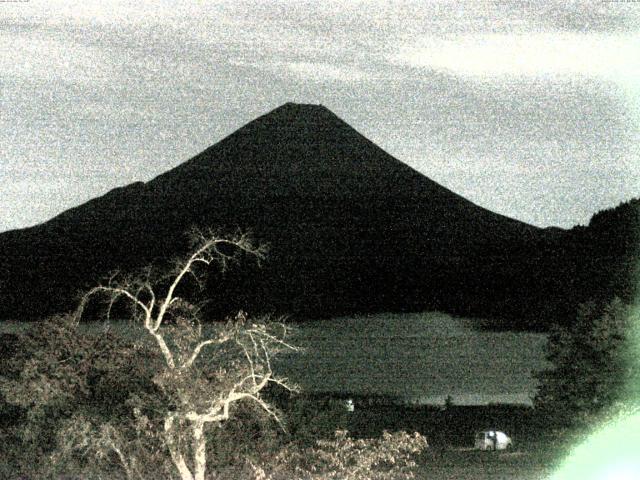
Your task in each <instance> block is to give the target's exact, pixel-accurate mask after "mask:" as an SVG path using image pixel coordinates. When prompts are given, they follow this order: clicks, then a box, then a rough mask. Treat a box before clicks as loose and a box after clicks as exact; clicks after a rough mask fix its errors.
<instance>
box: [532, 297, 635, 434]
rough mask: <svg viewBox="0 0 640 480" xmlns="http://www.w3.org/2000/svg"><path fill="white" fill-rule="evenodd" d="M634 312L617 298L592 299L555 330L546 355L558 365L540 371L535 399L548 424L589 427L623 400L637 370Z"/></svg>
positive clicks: (559, 426)
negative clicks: (632, 345) (632, 343)
mask: <svg viewBox="0 0 640 480" xmlns="http://www.w3.org/2000/svg"><path fill="white" fill-rule="evenodd" d="M631 313H632V310H631V309H630V307H629V306H627V305H625V304H624V303H623V302H622V301H620V300H619V299H617V298H616V299H614V300H613V301H611V302H610V303H608V304H605V305H602V306H599V305H597V304H595V303H587V304H583V305H582V306H581V307H580V309H579V311H578V315H577V319H576V322H575V323H574V324H573V325H571V326H570V327H555V328H554V329H553V330H552V332H551V333H550V335H549V341H548V345H547V359H548V360H549V361H550V362H551V364H552V365H553V366H552V368H550V369H548V370H545V371H542V372H540V373H539V374H538V375H537V378H538V380H539V381H540V386H539V389H538V392H537V395H536V397H535V399H534V404H535V407H536V410H537V411H538V412H539V414H540V418H543V419H544V422H545V424H546V425H547V426H551V427H555V428H557V429H560V430H563V429H567V428H569V427H575V428H578V429H580V428H585V427H588V426H589V425H592V424H593V422H594V421H595V420H596V419H597V418H598V417H599V416H601V415H603V414H606V413H607V412H608V410H609V409H611V408H614V407H616V406H617V404H618V403H619V402H621V401H622V400H623V399H624V398H623V394H624V390H625V386H626V384H627V383H628V382H629V380H630V379H631V377H632V375H634V370H635V369H636V364H635V362H631V361H630V360H631V355H630V354H631V353H632V352H631V351H630V339H629V335H630V333H629V332H630V328H631V321H632V320H631Z"/></svg>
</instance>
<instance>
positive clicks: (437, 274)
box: [0, 104, 640, 329]
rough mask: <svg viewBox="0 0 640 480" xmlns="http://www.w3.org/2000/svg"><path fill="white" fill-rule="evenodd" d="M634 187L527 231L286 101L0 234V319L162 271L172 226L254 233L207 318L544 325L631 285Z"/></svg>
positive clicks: (216, 289) (321, 111)
mask: <svg viewBox="0 0 640 480" xmlns="http://www.w3.org/2000/svg"><path fill="white" fill-rule="evenodd" d="M639 224H640V221H639V201H638V200H634V201H631V202H628V203H626V204H623V205H621V206H619V207H617V208H615V209H611V210H607V211H604V212H600V213H598V214H596V215H595V216H594V217H593V219H592V221H591V222H590V224H589V226H586V227H576V228H573V229H571V230H568V231H566V230H561V229H556V228H550V229H540V228H536V227H533V226H531V225H527V224H524V223H522V222H519V221H516V220H513V219H510V218H507V217H504V216H501V215H498V214H495V213H493V212H490V211H488V210H485V209H482V208H480V207H478V206H477V205H474V204H473V203H471V202H469V201H467V200H465V199H464V198H462V197H460V196H458V195H456V194H455V193H453V192H451V191H449V190H447V189H446V188H444V187H442V186H440V185H438V184H437V183H435V182H433V181H431V180H429V179H428V178H426V177H425V176H423V175H421V174H419V173H418V172H416V171H414V170H412V169H411V168H409V167H408V166H406V165H404V164H402V163H401V162H399V161H398V160H396V159H395V158H393V157H391V156H390V155H388V154H387V153H386V152H384V151H383V150H381V149H380V148H378V147H377V146H375V145H374V144H373V143H371V142H369V141H368V140H367V139H365V138H364V137H362V136H361V135H360V134H359V133H357V132H355V131H354V130H353V129H352V128H351V127H349V126H348V125H347V124H346V123H344V122H343V121H342V120H340V119H339V118H338V117H336V116H335V115H333V114H332V113H331V112H329V111H328V110H327V109H325V108H323V107H318V106H305V105H293V104H287V105H285V106H283V107H280V108H278V109H276V110H274V111H273V112H270V113H269V114H267V115H265V116H263V117H260V118H258V119H257V120H255V121H253V122H251V123H249V124H248V125H246V126H245V127H243V128H241V129H240V130H238V131H237V132H235V133H234V134H232V135H230V136H229V137H227V138H225V139H224V140H222V141H221V142H219V143H217V144H216V145H214V146H212V147H210V148H209V149H207V150H205V151H204V152H202V153H201V154H199V155H197V156H196V157H194V158H193V159H191V160H189V161H188V162H186V163H184V164H182V165H180V166H178V167H176V168H175V169H173V170H171V171H169V172H167V173H165V174H163V175H161V176H159V177H157V178H156V179H154V180H152V181H150V182H148V183H146V184H143V183H135V184H132V185H129V186H127V187H123V188H119V189H116V190H113V191H111V192H109V193H108V194H106V195H104V196H103V197H100V198H96V199H94V200H91V201H89V202H87V203H86V204H84V205H81V206H79V207H77V208H74V209H71V210H68V211H66V212H64V213H63V214H61V215H59V216H57V217H55V218H54V219H52V220H50V221H49V222H46V223H44V224H41V225H38V226H35V227H33V228H29V229H23V230H15V231H10V232H5V233H3V234H0V291H1V293H2V298H3V300H2V302H0V318H3V319H17V320H35V319H38V318H42V317H43V316H46V315H49V314H52V313H54V312H61V311H66V310H69V309H72V308H74V307H75V305H76V304H77V301H78V295H79V293H80V292H82V291H83V290H86V289H88V288H90V287H92V286H94V285H95V284H96V282H97V281H98V280H99V279H100V278H104V277H105V275H107V274H109V272H112V271H114V270H120V271H121V272H136V271H140V270H142V269H143V268H145V267H147V266H150V265H151V266H152V267H153V268H154V270H155V271H156V272H162V271H163V270H164V268H165V267H166V266H167V258H171V257H174V256H177V255H181V254H184V253H185V252H186V251H187V250H188V248H189V244H188V241H187V236H186V235H185V232H188V231H189V229H191V228H192V227H194V226H195V227H199V228H208V227H215V228H217V229H219V230H220V231H221V232H223V233H224V232H234V231H236V230H238V229H242V230H243V231H247V230H248V231H251V232H252V234H253V237H254V238H255V239H256V241H258V242H261V243H264V244H267V245H269V247H270V250H269V253H268V255H267V258H266V261H265V262H263V263H262V264H261V265H258V264H257V263H256V262H255V261H253V260H246V261H245V259H241V261H240V262H239V264H238V266H233V268H231V269H229V270H228V271H226V272H225V273H223V274H212V275H211V276H210V277H209V280H208V284H207V285H206V288H205V289H204V291H203V292H198V291H197V289H196V288H194V289H193V292H191V293H192V296H193V297H198V296H200V297H199V298H200V299H202V300H210V303H209V307H208V310H207V311H206V314H207V315H206V316H207V317H208V318H211V319H218V318H224V317H225V316H226V315H227V314H230V313H232V312H234V311H237V310H239V309H243V310H245V311H248V312H249V313H250V314H260V313H276V314H288V315H291V316H292V317H293V318H317V317H330V316H335V315H345V314H353V313H365V312H383V311H396V312H402V311H419V310H441V311H444V312H448V313H452V314H457V315H464V316H475V317H487V318H492V319H496V320H498V322H496V325H497V326H500V327H504V328H525V329H544V328H546V327H547V326H548V325H549V324H550V323H551V322H554V321H557V320H564V321H570V320H571V319H573V318H574V316H575V309H576V307H577V305H578V304H579V303H581V302H584V301H586V300H590V299H594V298H602V299H606V298H609V297H612V296H613V295H618V296H619V297H622V298H628V297H630V296H631V295H632V291H633V282H634V280H635V277H634V272H635V269H636V265H637V264H636V262H635V260H636V259H637V258H638V243H639V233H638V232H639V231H640V228H639Z"/></svg>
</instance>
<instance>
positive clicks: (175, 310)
mask: <svg viewBox="0 0 640 480" xmlns="http://www.w3.org/2000/svg"><path fill="white" fill-rule="evenodd" d="M194 239H195V241H194V248H193V253H191V255H189V256H188V257H187V258H186V259H183V260H181V261H178V262H176V267H175V269H174V270H172V271H171V273H170V275H169V276H167V277H165V279H164V280H165V283H164V285H165V286H164V288H160V287H158V282H152V281H151V280H150V277H151V275H150V274H149V273H147V275H145V276H141V277H137V278H133V279H129V280H124V281H123V280H120V281H117V280H116V277H115V276H114V277H112V278H111V279H110V280H109V281H108V282H107V283H106V284H104V285H99V286H97V287H94V288H92V289H91V290H90V291H89V292H87V294H86V295H84V297H83V298H82V301H81V302H80V305H79V308H78V310H77V311H76V314H75V318H76V321H77V322H79V321H80V319H81V317H82V314H83V311H84V309H85V307H86V305H87V304H88V302H89V301H90V299H91V298H92V297H94V296H96V295H105V296H106V297H107V298H108V300H109V307H108V309H107V312H106V315H107V317H108V316H109V315H110V312H111V308H112V306H113V305H114V303H115V302H116V301H119V300H122V299H124V300H125V301H126V302H129V303H130V304H131V305H132V306H133V312H134V313H133V319H134V320H135V321H136V322H138V323H139V324H141V325H142V327H143V332H144V336H145V337H146V338H147V339H149V341H150V342H151V344H152V345H155V347H156V349H157V350H159V352H161V354H162V359H163V367H162V369H161V371H158V372H157V375H156V376H155V377H154V382H155V383H156V384H157V385H158V386H159V387H160V388H161V390H162V391H163V392H164V394H165V395H166V397H165V398H166V399H168V400H167V402H168V403H169V404H170V405H167V406H166V407H167V408H166V410H165V411H164V413H163V415H164V420H163V425H162V428H163V430H162V431H161V432H160V435H161V437H162V439H163V443H164V445H165V446H166V448H167V451H168V453H169V455H170V458H171V462H172V463H173V465H174V466H175V468H176V469H177V471H178V472H179V475H180V478H181V479H182V480H204V478H205V472H206V466H207V458H206V436H205V427H206V426H207V425H208V424H211V423H214V424H215V423H218V424H219V423H220V422H224V421H225V420H228V419H229V418H230V417H231V416H232V407H233V405H234V404H235V403H236V402H240V401H251V402H255V403H256V404H257V405H259V407H261V408H262V409H263V410H264V411H265V412H267V413H268V414H269V415H271V416H272V417H273V418H274V419H276V420H278V417H277V414H276V411H275V410H274V409H273V408H272V407H271V405H269V404H268V403H267V402H266V401H265V400H264V399H263V398H262V397H261V396H260V392H261V391H262V390H263V389H264V388H265V387H266V386H267V385H268V384H269V383H277V384H279V385H281V386H283V387H285V388H287V389H291V387H290V386H289V385H288V383H287V381H286V379H283V378H278V377H277V376H276V375H275V374H274V372H273V369H272V365H271V358H272V356H273V355H275V354H277V353H279V352H281V351H283V350H297V349H296V347H294V346H293V345H291V344H289V343H287V341H286V334H287V330H286V328H285V326H284V324H283V323H282V322H271V321H251V320H249V319H248V318H247V317H246V315H245V314H244V313H243V312H240V313H239V314H238V316H237V317H236V318H235V319H234V320H231V321H228V322H227V323H226V324H224V325H217V326H211V327H210V328H207V329H206V330H211V331H210V332H208V334H207V335H205V333H204V332H203V326H202V323H201V319H200V310H199V308H198V307H197V306H196V305H194V304H192V303H191V302H189V301H187V300H185V299H184V298H182V297H181V296H180V295H179V290H180V289H181V288H183V287H184V284H185V283H186V281H187V278H193V279H195V280H196V281H197V282H199V283H200V282H202V279H203V276H204V275H205V274H206V270H207V268H208V267H210V266H211V265H212V264H218V265H219V266H220V267H221V268H222V269H224V268H226V266H227V265H228V264H229V262H232V261H236V260H237V259H238V256H239V255H240V254H242V253H244V254H248V255H250V256H252V257H255V258H257V259H258V260H260V259H262V258H263V257H264V253H265V252H264V249H263V248H261V247H259V246H256V245H254V244H253V243H252V241H251V240H250V239H249V237H248V236H247V235H244V234H242V235H237V236H234V237H223V236H219V235H216V234H215V233H213V232H207V233H205V234H203V233H202V232H196V233H195V234H194ZM167 284H168V286H167ZM104 431H106V430H104ZM104 431H103V433H104ZM102 437H103V438H102V440H103V441H102V445H111V446H112V447H113V448H112V449H113V451H114V452H115V453H116V455H117V457H118V458H119V459H120V461H121V463H122V466H123V468H124V469H125V471H126V472H127V476H128V477H132V476H133V473H132V472H133V469H132V467H131V465H132V463H131V461H129V460H127V459H126V458H125V456H124V454H123V451H124V450H123V449H121V448H119V447H118V446H117V445H116V442H115V440H114V439H115V438H116V435H114V434H113V433H110V434H109V435H108V436H105V435H102ZM104 438H108V440H109V441H108V442H105V441H104Z"/></svg>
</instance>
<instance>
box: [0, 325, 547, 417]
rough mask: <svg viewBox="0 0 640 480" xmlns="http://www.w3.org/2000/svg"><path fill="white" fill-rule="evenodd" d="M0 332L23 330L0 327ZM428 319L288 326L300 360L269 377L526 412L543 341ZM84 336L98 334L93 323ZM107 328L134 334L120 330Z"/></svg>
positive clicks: (287, 358)
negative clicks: (508, 405)
mask: <svg viewBox="0 0 640 480" xmlns="http://www.w3.org/2000/svg"><path fill="white" fill-rule="evenodd" d="M0 323H1V324H0V333H1V332H15V331H19V330H22V329H24V328H25V324H24V323H16V322H0ZM474 325H477V322H474V321H473V320H468V319H460V318H452V317H450V316H449V315H446V314H442V313H435V312H428V313H410V314H389V313H387V314H376V315H363V316H354V317H341V318H334V319H331V320H317V321H313V322H305V323H302V324H297V325H292V326H293V327H294V332H293V336H292V338H290V341H291V342H292V343H293V344H295V345H297V346H299V347H303V348H304V349H305V350H306V351H305V352H304V353H289V354H286V355H282V356H280V357H278V358H276V359H274V369H275V370H276V373H278V374H279V375H281V376H286V377H288V378H289V379H290V380H291V381H293V382H295V383H297V384H299V385H300V386H301V387H302V388H303V390H306V391H310V392H333V393H345V394H362V395H371V394H373V395H388V396H393V397H398V398H399V399H402V400H404V401H409V402H415V403H420V404H440V403H443V402H444V399H445V398H446V397H447V396H448V395H451V397H452V399H453V401H454V403H456V404H460V405H478V404H486V403H490V402H502V403H518V404H528V405H530V404H531V397H532V396H533V395H534V394H535V389H536V381H535V380H534V379H533V377H532V373H533V372H534V371H536V370H541V369H543V368H546V367H547V363H546V362H545V359H544V348H545V343H546V335H544V334H540V333H523V332H493V331H487V330H479V329H477V328H474ZM86 328H89V329H92V330H96V331H99V330H100V329H101V328H103V325H102V324H100V323H96V324H90V325H87V326H86ZM111 328H113V329H115V330H117V331H122V332H123V333H124V332H126V334H127V335H132V334H134V333H133V332H134V331H135V327H133V325H132V324H130V323H127V322H122V323H115V324H112V325H111Z"/></svg>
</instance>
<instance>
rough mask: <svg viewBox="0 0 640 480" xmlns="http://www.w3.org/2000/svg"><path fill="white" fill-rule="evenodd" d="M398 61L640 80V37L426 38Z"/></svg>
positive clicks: (460, 69)
mask: <svg viewBox="0 0 640 480" xmlns="http://www.w3.org/2000/svg"><path fill="white" fill-rule="evenodd" d="M392 61H393V62H396V63H400V64H404V65H409V66H412V67H419V68H429V69H434V70H441V71H445V72H449V73H454V74H462V75H468V76H475V77H501V76H551V77H556V76H574V75H581V76H588V77H601V78H606V79H610V80H624V79H638V78H640V36H638V35H637V34H612V35H609V34H583V33H576V32H562V33H553V34H552V33H531V34H527V35H506V34H484V35H474V36H465V35H462V36H458V37H453V38H448V39H443V38H429V37H424V38H422V39H421V40H418V41H416V42H415V43H413V44H412V45H405V46H403V47H401V49H400V51H399V52H398V53H397V54H396V55H395V56H393V57H392Z"/></svg>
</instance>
